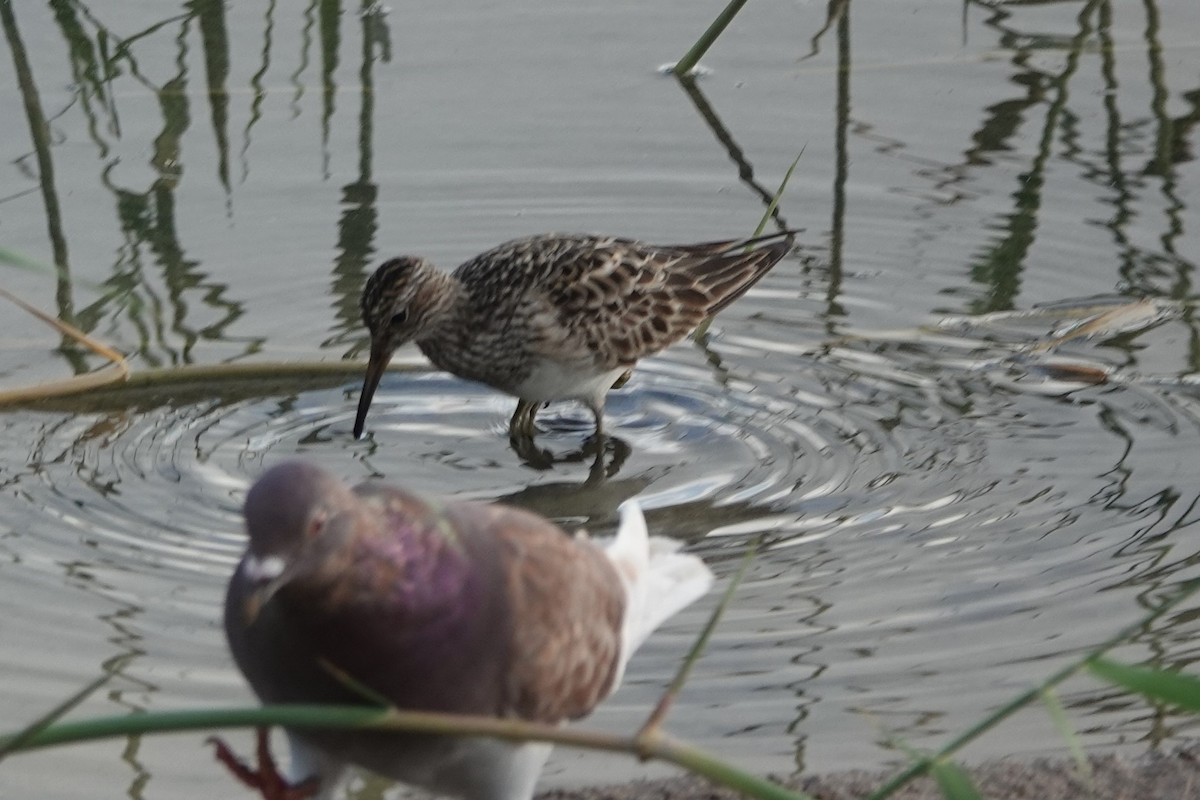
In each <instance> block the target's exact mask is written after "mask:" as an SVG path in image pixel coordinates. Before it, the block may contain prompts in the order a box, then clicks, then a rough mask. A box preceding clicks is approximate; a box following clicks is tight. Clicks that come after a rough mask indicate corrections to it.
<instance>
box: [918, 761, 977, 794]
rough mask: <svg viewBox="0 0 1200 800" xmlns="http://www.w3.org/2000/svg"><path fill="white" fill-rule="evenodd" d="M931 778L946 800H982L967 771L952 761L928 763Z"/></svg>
mask: <svg viewBox="0 0 1200 800" xmlns="http://www.w3.org/2000/svg"><path fill="white" fill-rule="evenodd" d="M929 771H930V773H931V774H932V775H933V779H934V780H935V781H937V785H938V788H939V789H941V790H942V797H945V798H946V800H983V795H981V794H979V790H978V789H976V788H975V782H974V781H973V780H971V776H970V775H968V774H967V771H966V770H965V769H963V768H962V767H960V766H959V765H958V764H955V763H954V762H952V761H934V762H932V763H930V765H929Z"/></svg>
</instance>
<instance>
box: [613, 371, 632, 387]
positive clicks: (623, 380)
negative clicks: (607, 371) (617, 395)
mask: <svg viewBox="0 0 1200 800" xmlns="http://www.w3.org/2000/svg"><path fill="white" fill-rule="evenodd" d="M632 377H633V370H631V369H627V370H625V371H624V372H622V373H621V374H620V375H618V376H617V379H616V380H615V381H613V385H612V388H614V389H620V388H621V387H622V386H624V385H625V384H627V383H629V379H630V378H632Z"/></svg>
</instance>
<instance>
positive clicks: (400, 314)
mask: <svg viewBox="0 0 1200 800" xmlns="http://www.w3.org/2000/svg"><path fill="white" fill-rule="evenodd" d="M406 322H408V309H405V310H403V311H397V312H396V313H395V314H392V325H403V324H404V323H406Z"/></svg>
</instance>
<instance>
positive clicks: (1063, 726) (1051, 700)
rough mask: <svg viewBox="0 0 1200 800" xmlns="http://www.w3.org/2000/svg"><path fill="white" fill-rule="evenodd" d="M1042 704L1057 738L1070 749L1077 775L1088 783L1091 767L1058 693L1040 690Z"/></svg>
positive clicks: (1050, 687) (1048, 689)
mask: <svg viewBox="0 0 1200 800" xmlns="http://www.w3.org/2000/svg"><path fill="white" fill-rule="evenodd" d="M1042 704H1043V705H1045V706H1046V713H1048V714H1049V715H1050V720H1051V721H1052V722H1053V723H1054V727H1055V728H1056V729H1057V730H1058V734H1059V736H1061V737H1062V738H1063V739H1064V740H1065V741H1066V743H1067V747H1068V748H1070V750H1071V756H1072V758H1074V759H1075V764H1076V766H1078V767H1079V774H1080V775H1082V776H1083V777H1084V779H1085V780H1086V781H1088V782H1089V783H1090V782H1091V779H1092V765H1091V763H1090V762H1089V761H1088V759H1087V754H1086V753H1084V752H1083V743H1082V742H1080V741H1079V734H1078V733H1076V731H1075V726H1074V725H1072V724H1071V721H1070V720H1069V719H1067V711H1066V709H1064V708H1063V706H1062V701H1061V700H1059V699H1058V692H1056V691H1055V690H1054V687H1053V686H1047V687H1045V688H1044V689H1042Z"/></svg>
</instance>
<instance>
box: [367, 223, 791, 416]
mask: <svg viewBox="0 0 1200 800" xmlns="http://www.w3.org/2000/svg"><path fill="white" fill-rule="evenodd" d="M793 235H794V232H790V231H789V232H784V233H779V234H773V235H770V236H765V237H761V238H759V239H754V240H730V241H722V242H708V243H703V244H689V245H653V244H646V243H643V242H637V241H633V240H629V239H617V238H612V237H603V236H590V235H582V234H580V235H560V234H545V235H541V236H532V237H529V238H526V239H517V240H515V241H511V242H507V243H505V244H502V245H500V246H498V247H496V248H494V249H492V250H489V251H487V252H485V253H482V254H481V255H478V256H476V257H475V258H473V259H471V260H470V261H467V262H466V263H465V264H463V265H462V266H460V267H459V268H458V269H457V270H455V271H454V273H453V274H446V273H444V272H441V271H439V270H437V269H436V268H434V267H433V266H432V265H430V264H429V263H428V262H426V261H424V260H422V259H419V258H415V257H411V256H405V257H401V258H395V259H392V260H390V261H387V262H386V263H384V264H383V265H382V266H380V267H379V269H378V270H377V271H376V272H375V274H374V275H372V276H371V278H370V279H369V280H368V281H367V284H366V287H365V288H364V290H363V295H362V312H363V321H364V322H365V323H366V325H367V328H368V330H369V331H370V334H371V355H370V364H369V366H368V368H367V376H366V378H365V380H364V382H363V390H362V394H361V396H360V398H359V407H358V416H357V418H356V420H355V429H354V431H355V436H360V435H361V433H362V429H363V425H364V423H365V420H366V415H367V410H368V409H369V407H370V403H371V398H372V396H373V395H374V392H375V388H376V387H377V386H378V382H379V378H380V377H381V376H382V374H383V370H384V369H385V368H386V367H387V363H388V361H389V360H390V358H391V356H392V353H393V352H394V351H395V350H396V348H397V347H399V346H400V345H402V344H404V343H405V342H408V341H410V340H415V341H416V343H417V346H418V347H420V348H421V351H422V352H424V353H425V355H426V356H427V357H428V358H429V360H430V361H432V362H433V363H434V365H435V366H437V367H438V368H439V369H443V370H446V371H447V372H452V373H454V374H456V375H459V376H461V377H464V378H468V379H470V380H474V381H479V382H480V383H485V384H487V385H489V386H492V387H494V388H496V389H499V390H501V391H504V392H507V393H509V394H512V395H515V396H516V397H518V398H520V403H519V404H518V406H517V412H516V414H514V416H513V428H514V433H519V434H531V433H532V424H533V416H534V414H536V411H537V409H538V408H539V407H540V406H541V405H542V404H544V403H546V402H549V401H552V400H561V399H576V400H581V401H582V402H584V403H586V404H587V405H588V407H589V408H591V410H592V411H593V413H594V414H595V416H596V425H597V431H598V432H599V429H600V426H601V417H602V412H603V404H604V396H605V394H606V393H607V392H608V390H609V389H610V388H611V387H612V385H613V383H614V382H615V381H617V380H618V379H619V378H620V377H621V375H622V373H626V372H627V371H628V370H629V369H631V368H632V367H633V366H634V364H635V363H636V362H637V361H638V359H640V358H642V357H643V356H647V355H651V354H653V353H656V352H658V351H659V350H662V349H663V348H665V347H667V346H668V345H670V344H672V343H674V342H676V341H678V340H679V339H681V338H683V337H684V336H685V335H687V333H688V332H689V331H691V330H692V329H693V328H695V327H696V326H697V325H698V324H699V323H700V322H701V321H703V320H704V319H705V318H706V317H708V316H711V315H712V314H715V313H717V312H718V311H720V310H721V309H723V308H725V307H726V306H727V305H729V304H730V303H731V302H733V301H734V300H736V299H737V298H738V297H740V296H741V295H742V294H744V293H745V292H746V290H747V289H749V288H750V287H751V286H752V285H754V283H755V282H756V281H758V279H759V278H761V277H762V276H763V275H764V274H766V272H767V271H768V270H769V269H770V268H771V267H772V266H774V265H775V264H776V263H777V262H778V261H779V260H780V259H781V258H783V256H784V255H785V254H786V253H787V252H788V250H789V249H790V247H791V244H792V238H793Z"/></svg>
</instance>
